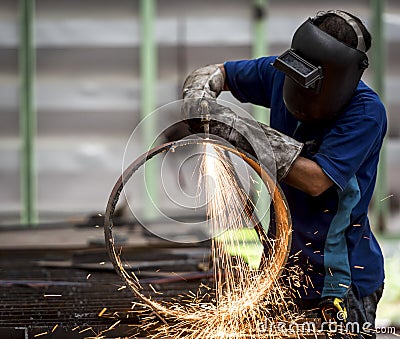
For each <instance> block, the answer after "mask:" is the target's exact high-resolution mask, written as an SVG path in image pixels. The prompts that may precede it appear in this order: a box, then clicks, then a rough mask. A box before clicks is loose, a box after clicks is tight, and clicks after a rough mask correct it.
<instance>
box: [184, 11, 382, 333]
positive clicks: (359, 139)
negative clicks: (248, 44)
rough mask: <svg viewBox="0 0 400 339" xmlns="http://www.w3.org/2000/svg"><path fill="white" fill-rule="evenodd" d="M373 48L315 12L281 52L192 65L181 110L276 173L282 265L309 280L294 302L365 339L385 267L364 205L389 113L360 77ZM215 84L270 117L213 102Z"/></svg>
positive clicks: (362, 30) (365, 35) (333, 18)
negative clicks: (287, 238)
mask: <svg viewBox="0 0 400 339" xmlns="http://www.w3.org/2000/svg"><path fill="white" fill-rule="evenodd" d="M370 47H371V35H370V33H369V32H368V30H367V29H366V27H365V25H364V24H363V23H362V21H361V20H360V19H359V18H357V17H356V16H354V15H353V14H350V13H348V12H344V11H340V10H332V11H327V12H318V13H317V15H316V16H315V17H312V18H308V19H307V20H306V21H305V22H304V23H303V24H302V25H301V26H300V27H299V28H298V29H297V30H296V32H295V33H294V36H293V38H292V42H291V46H290V48H289V49H288V50H287V51H286V52H284V53H283V54H282V55H280V56H278V57H277V56H266V57H261V58H259V59H254V60H240V61H227V62H225V63H223V64H215V65H209V66H205V67H202V68H200V69H197V70H195V71H193V72H192V73H191V74H190V75H189V76H188V77H187V79H186V81H185V83H184V86H183V98H184V105H183V112H184V114H185V117H186V118H187V119H188V120H187V121H188V123H189V126H190V128H191V130H192V131H193V132H196V133H201V132H204V129H205V128H206V129H207V132H208V133H210V135H211V134H213V135H216V136H218V137H221V138H223V139H225V140H226V141H228V142H229V143H231V144H232V145H233V146H235V147H237V148H238V149H240V150H242V151H244V152H248V153H250V154H252V155H253V156H255V157H257V159H258V161H259V162H260V163H261V164H263V165H264V166H265V167H266V168H267V169H268V170H269V171H270V172H271V173H274V175H275V177H276V179H277V180H278V181H279V183H280V186H281V187H282V189H283V192H284V194H285V196H286V199H287V201H288V204H289V209H290V212H291V216H292V222H293V240H292V246H291V251H290V256H289V260H288V263H287V266H288V267H291V266H293V265H299V266H300V267H301V268H302V271H303V272H304V274H305V275H307V276H308V277H309V278H307V279H305V278H303V280H302V284H301V286H299V287H298V288H297V290H296V291H295V293H296V295H297V296H298V297H297V300H296V302H297V304H298V306H299V308H300V309H301V310H307V309H319V310H321V316H322V317H323V319H325V320H327V319H328V318H329V319H330V318H334V319H335V320H336V321H340V322H347V323H350V322H351V323H352V324H353V326H352V332H354V333H356V334H358V335H360V336H361V335H362V336H367V337H368V338H374V336H375V333H374V330H373V328H374V324H375V317H376V308H377V304H378V302H379V299H380V298H381V295H382V291H383V281H384V268H383V255H382V252H381V249H380V246H379V244H378V242H377V240H376V239H375V237H374V235H373V233H372V231H371V227H370V223H369V219H368V216H367V212H368V206H369V204H370V201H371V198H372V194H373V190H374V186H375V182H376V175H377V164H378V160H379V153H380V149H381V147H382V142H383V139H384V136H385V133H386V129H387V119H386V112H385V108H384V106H383V104H382V102H381V100H380V99H379V97H378V95H377V94H376V93H375V92H374V91H373V90H372V89H371V88H370V87H368V86H367V85H366V84H365V83H364V82H363V81H362V80H361V76H362V74H363V72H364V70H365V69H366V68H367V67H368V57H367V54H366V52H367V51H368V50H369V48H370ZM223 90H229V91H230V92H231V93H232V94H233V96H234V97H235V98H237V99H238V100H239V101H240V102H250V103H253V104H256V105H260V106H264V107H267V108H270V125H269V126H266V125H264V124H262V123H259V122H256V121H254V120H251V119H247V118H243V117H240V116H239V115H238V114H236V113H234V112H233V111H232V110H231V109H230V108H228V107H225V105H221V104H219V103H218V102H217V100H216V99H217V97H218V96H219V94H220V93H221V92H222V91H223ZM204 107H206V109H204ZM204 111H206V112H207V114H209V116H208V117H207V118H204V115H203V116H202V114H203V113H204ZM199 115H200V116H202V118H201V119H198V118H199ZM205 126H206V127H205ZM271 222H273V221H271ZM295 254H296V255H295ZM310 281H311V283H310ZM354 324H358V325H357V326H354Z"/></svg>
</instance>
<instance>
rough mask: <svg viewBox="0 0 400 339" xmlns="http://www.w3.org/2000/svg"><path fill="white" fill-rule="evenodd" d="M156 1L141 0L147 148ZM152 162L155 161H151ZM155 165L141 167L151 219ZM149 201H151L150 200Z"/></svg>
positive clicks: (153, 92) (151, 133)
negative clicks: (143, 169)
mask: <svg viewBox="0 0 400 339" xmlns="http://www.w3.org/2000/svg"><path fill="white" fill-rule="evenodd" d="M155 9H156V0H141V29H142V31H141V35H142V40H141V50H140V67H141V78H142V86H141V88H142V93H141V108H142V119H145V120H144V126H143V127H144V128H143V131H142V133H143V142H144V145H145V146H146V147H150V146H151V144H152V141H153V140H154V137H155V131H156V125H155V124H156V120H155V119H154V118H153V117H151V116H150V114H151V113H152V112H153V111H154V109H155V97H156V80H157V75H156V74H157V72H156V70H157V47H156V42H155V37H154V26H155V25H154V22H155ZM152 161H155V160H152ZM156 171H157V168H156V166H155V165H154V163H152V162H150V161H149V162H148V164H147V165H146V167H145V180H146V187H147V195H146V196H147V197H148V198H149V199H147V201H145V210H144V213H145V217H146V218H148V219H152V218H153V217H154V215H155V212H154V211H155V209H154V208H153V204H154V203H157V182H158V181H157V180H155V178H156V175H157V172H156ZM151 200H153V202H152V201H151Z"/></svg>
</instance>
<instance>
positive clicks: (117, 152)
mask: <svg viewBox="0 0 400 339" xmlns="http://www.w3.org/2000/svg"><path fill="white" fill-rule="evenodd" d="M328 9H342V10H346V11H349V12H352V13H353V14H355V15H357V16H359V17H360V18H361V19H362V20H363V21H364V22H365V23H366V26H367V27H368V28H369V29H370V31H371V33H372V36H373V50H372V51H370V52H369V57H370V64H371V65H370V67H369V68H368V70H367V71H366V73H365V75H364V78H363V79H364V81H366V82H367V83H368V84H369V85H370V86H371V87H373V88H374V89H375V90H376V91H377V92H378V93H379V94H380V95H381V97H382V99H383V100H384V102H385V105H386V108H387V112H388V117H389V130H388V134H387V138H386V144H385V148H384V150H383V154H382V161H381V164H380V176H379V179H378V183H377V189H376V194H375V197H374V201H373V204H372V205H371V220H372V221H373V222H372V225H373V227H374V229H375V230H376V233H377V235H378V237H379V238H380V240H381V243H382V244H383V248H384V251H385V255H386V257H387V264H386V266H387V275H388V278H387V283H386V291H385V296H384V303H383V304H382V307H381V310H380V313H379V318H380V320H381V321H382V322H390V323H396V322H397V323H400V315H399V312H400V311H399V310H400V301H399V300H400V272H399V267H400V261H399V259H398V258H397V256H398V253H400V252H399V250H400V245H399V244H400V242H399V241H398V239H400V176H398V173H399V171H400V128H399V126H400V115H399V114H398V113H399V110H400V96H399V93H400V2H399V1H398V0H386V1H384V0H382V1H379V0H370V1H368V0H355V1H351V2H350V1H347V0H346V1H345V0H335V1H329V0H318V1H316V0H314V1H313V0H303V1H295V0H279V1H278V0H254V1H250V0H246V1H245V0H229V1H228V0H219V1H215V0H213V1H211V0H202V1H184V0H158V1H156V0H147V1H146V0H142V1H139V0H117V1H107V0H86V1H79V0H57V1H54V0H36V1H35V2H34V1H29V0H21V1H15V0H1V1H0V117H1V124H0V185H1V186H0V187H1V189H0V247H5V246H9V247H12V246H13V240H12V239H16V238H14V237H8V238H7V237H6V234H7V232H10V231H13V230H15V229H27V228H30V229H33V228H36V229H39V228H40V227H42V226H43V225H61V224H62V225H64V226H65V223H67V224H70V225H75V224H77V223H78V224H79V223H84V222H85V221H86V220H87V218H90V217H92V216H93V215H97V214H99V213H100V214H101V213H103V212H104V209H105V206H106V203H107V199H108V196H109V194H110V191H111V188H112V186H113V184H114V182H115V180H116V179H117V177H118V176H119V175H120V173H121V169H122V159H123V153H124V150H125V146H126V144H127V141H128V139H129V137H130V135H131V133H132V131H133V130H134V129H135V127H136V126H137V124H138V123H139V121H140V120H141V119H142V118H143V117H144V116H146V115H147V114H149V113H150V112H151V111H153V110H154V109H156V108H158V107H160V106H162V105H164V104H167V103H169V102H172V101H174V100H178V99H180V98H181V87H182V83H183V80H184V79H185V77H186V75H187V74H188V73H189V72H190V71H192V70H193V69H195V68H197V67H200V66H203V65H206V64H210V63H221V62H224V61H226V60H237V59H248V58H252V57H257V56H261V55H263V54H264V55H265V54H280V53H281V52H283V51H284V50H286V49H287V48H288V47H289V45H290V41H291V37H292V35H293V33H294V31H295V30H296V28H297V27H298V26H299V25H300V24H301V23H302V22H303V21H304V20H305V19H306V18H307V17H309V16H314V15H315V14H316V13H317V12H318V11H320V10H328ZM222 98H223V99H225V100H227V101H230V102H233V103H236V104H238V103H237V102H236V101H235V100H234V98H233V97H232V96H231V95H230V94H226V93H224V94H223V95H222ZM241 106H242V107H244V108H245V109H246V110H248V111H250V112H254V114H255V115H256V116H257V117H258V118H260V119H261V118H262V119H267V117H268V112H267V111H259V110H258V109H256V108H253V107H251V106H249V105H241ZM178 115H179V112H174V111H169V112H168V114H167V115H166V119H171V120H173V119H174V117H176V116H178ZM156 130H157V128H156V127H155V129H154V131H156ZM146 133H148V134H150V138H151V137H152V130H151V129H150V130H147V132H146ZM146 137H147V138H148V137H149V135H143V138H144V139H145V138H146ZM139 148H140V147H139V145H138V149H139ZM139 154H140V152H139V151H138V152H137V153H135V152H133V153H132V154H128V155H127V158H129V159H130V160H134V159H135V158H136V157H137V156H138V155H139ZM10 239H11V240H10ZM41 239H43V238H41ZM15 241H16V244H15V246H20V245H21V243H19V245H18V244H17V240H15ZM41 241H43V240H38V242H39V243H40V242H41ZM396 312H397V314H396Z"/></svg>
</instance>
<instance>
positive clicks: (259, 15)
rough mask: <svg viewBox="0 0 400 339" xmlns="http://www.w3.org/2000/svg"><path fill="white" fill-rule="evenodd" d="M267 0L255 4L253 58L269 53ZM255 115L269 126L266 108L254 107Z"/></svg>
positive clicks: (256, 1) (256, 0)
mask: <svg viewBox="0 0 400 339" xmlns="http://www.w3.org/2000/svg"><path fill="white" fill-rule="evenodd" d="M266 19H267V0H254V2H253V37H254V38H253V45H252V57H253V58H259V57H261V56H265V55H266V54H267V51H268V46H267V36H266V33H265V32H266ZM253 114H254V117H255V119H256V120H258V121H260V122H263V123H265V124H269V110H268V109H267V108H265V107H261V106H254V107H253Z"/></svg>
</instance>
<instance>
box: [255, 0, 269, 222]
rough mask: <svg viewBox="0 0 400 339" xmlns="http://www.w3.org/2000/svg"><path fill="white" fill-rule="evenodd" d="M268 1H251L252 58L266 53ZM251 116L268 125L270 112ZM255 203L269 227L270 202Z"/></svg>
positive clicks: (258, 199)
mask: <svg viewBox="0 0 400 339" xmlns="http://www.w3.org/2000/svg"><path fill="white" fill-rule="evenodd" d="M267 1H268V0H253V45H252V57H253V58H259V57H262V56H266V54H267V53H268V40H267V34H266V23H267V6H268V3H267ZM253 116H254V118H255V119H256V120H257V121H260V122H262V123H264V124H267V125H269V123H270V110H269V109H268V108H265V107H261V106H256V105H254V106H253ZM253 185H254V186H255V187H254V191H255V192H261V191H263V185H262V183H261V182H259V183H254V184H253ZM252 200H253V202H254V203H255V209H256V210H259V211H262V212H261V217H260V222H261V223H262V225H269V218H270V214H269V212H267V213H265V214H263V212H264V211H269V209H268V206H269V205H270V203H271V201H270V199H269V198H268V197H267V196H266V195H265V194H260V195H259V196H258V197H252Z"/></svg>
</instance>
